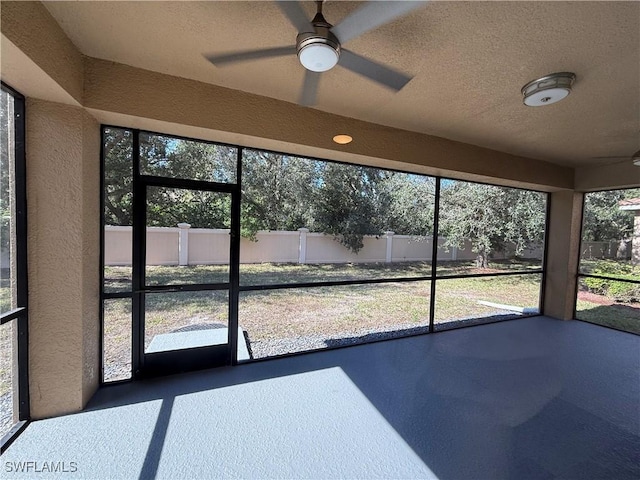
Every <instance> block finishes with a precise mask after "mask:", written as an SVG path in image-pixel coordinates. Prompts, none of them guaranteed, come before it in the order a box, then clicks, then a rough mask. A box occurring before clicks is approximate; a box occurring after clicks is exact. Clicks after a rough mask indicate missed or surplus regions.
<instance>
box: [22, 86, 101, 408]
mask: <svg viewBox="0 0 640 480" xmlns="http://www.w3.org/2000/svg"><path fill="white" fill-rule="evenodd" d="M26 111H27V118H26V121H27V132H28V134H27V193H28V198H27V200H28V263H29V382H30V393H31V415H32V417H33V418H43V417H49V416H54V415H59V414H63V413H69V412H73V411H78V410H81V409H82V408H83V406H84V405H85V403H86V402H87V401H88V400H89V398H90V396H91V395H92V394H93V392H94V391H95V389H96V388H97V386H98V382H99V372H100V369H99V347H98V346H99V321H98V318H99V316H98V308H99V295H98V292H99V288H98V279H99V275H98V268H99V249H100V247H99V245H100V241H99V226H100V215H99V190H100V188H99V185H100V169H99V161H98V159H99V152H100V134H99V125H98V124H97V123H96V122H95V120H93V119H92V118H91V117H89V116H88V115H87V114H86V113H85V112H84V111H83V110H82V109H81V108H78V107H71V106H66V105H61V104H56V103H50V102H45V101H41V100H34V99H29V98H28V99H27V105H26Z"/></svg>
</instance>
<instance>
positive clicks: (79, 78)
mask: <svg viewBox="0 0 640 480" xmlns="http://www.w3.org/2000/svg"><path fill="white" fill-rule="evenodd" d="M0 29H1V30H2V35H3V37H5V38H6V39H8V40H10V41H11V43H13V45H15V46H16V47H17V48H18V49H19V50H20V51H21V52H23V53H24V54H25V55H26V56H27V57H28V58H29V59H30V60H31V61H32V62H33V63H35V64H36V65H38V66H39V67H40V68H41V69H42V70H44V71H45V72H46V73H47V75H49V76H50V77H51V79H52V80H53V81H54V82H55V83H57V84H58V85H60V86H61V87H62V88H63V89H64V90H65V91H66V92H67V93H68V94H69V95H70V96H71V97H72V98H74V99H75V100H76V101H78V102H81V101H82V96H83V85H84V67H83V57H82V54H81V53H80V52H79V51H78V49H77V48H76V47H75V45H74V44H73V43H72V42H71V40H70V39H69V38H68V37H67V36H66V34H65V33H64V31H63V30H62V28H60V26H59V25H58V23H57V22H56V21H55V20H54V18H53V17H52V16H51V14H50V13H49V12H48V11H47V9H46V8H44V6H43V5H42V4H41V3H40V2H2V5H1V8H0ZM3 40H4V38H3ZM4 53H5V52H4V51H3V54H4ZM3 61H4V60H3ZM3 75H4V72H3ZM15 88H18V89H19V88H21V87H20V86H19V85H16V86H15ZM23 93H27V92H23Z"/></svg>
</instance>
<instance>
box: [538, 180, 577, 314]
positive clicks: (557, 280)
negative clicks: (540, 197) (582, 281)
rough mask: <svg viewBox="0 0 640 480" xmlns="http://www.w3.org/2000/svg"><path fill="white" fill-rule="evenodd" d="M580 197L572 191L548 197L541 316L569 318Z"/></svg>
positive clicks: (575, 264) (573, 300)
mask: <svg viewBox="0 0 640 480" xmlns="http://www.w3.org/2000/svg"><path fill="white" fill-rule="evenodd" d="M582 198H583V194H582V193H577V192H574V191H560V192H554V193H551V194H550V195H549V201H550V202H551V205H550V207H551V208H550V212H549V230H548V231H547V236H548V238H549V241H548V246H547V275H546V283H545V289H544V310H543V313H544V314H545V315H549V316H550V317H555V318H560V319H563V320H567V319H571V318H573V306H574V302H575V297H576V272H577V270H578V261H579V257H580V234H581V232H580V225H581V221H582Z"/></svg>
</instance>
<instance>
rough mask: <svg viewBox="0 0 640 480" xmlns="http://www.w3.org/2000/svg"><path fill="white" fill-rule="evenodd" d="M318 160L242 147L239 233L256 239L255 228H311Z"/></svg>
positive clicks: (312, 225) (256, 229) (312, 224)
mask: <svg viewBox="0 0 640 480" xmlns="http://www.w3.org/2000/svg"><path fill="white" fill-rule="evenodd" d="M318 163H319V162H317V161H314V160H308V159H305V158H297V157H291V156H289V155H282V154H275V153H270V152H263V151H258V150H244V151H243V160H242V209H241V220H240V224H241V228H242V235H243V236H245V237H249V238H255V234H256V232H257V231H258V230H297V229H298V228H301V227H307V228H313V227H314V214H313V211H314V204H313V198H314V190H315V189H316V188H317V185H318V182H319V179H318Z"/></svg>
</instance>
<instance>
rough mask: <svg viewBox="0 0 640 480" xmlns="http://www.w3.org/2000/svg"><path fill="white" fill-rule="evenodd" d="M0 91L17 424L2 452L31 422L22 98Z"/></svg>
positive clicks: (5, 318)
mask: <svg viewBox="0 0 640 480" xmlns="http://www.w3.org/2000/svg"><path fill="white" fill-rule="evenodd" d="M0 88H1V89H2V91H4V92H5V93H8V94H9V95H11V96H12V97H13V100H14V129H15V131H14V136H15V151H14V159H15V164H14V166H13V167H14V183H15V198H14V199H13V200H14V201H15V214H16V217H15V237H16V290H17V291H16V300H17V304H18V306H19V307H18V308H16V309H14V310H11V311H9V312H6V313H4V314H2V315H0V323H2V324H5V323H8V322H10V321H16V322H17V335H18V340H17V347H18V365H17V368H18V422H17V423H16V424H15V425H13V427H12V428H11V430H10V431H9V432H7V434H6V435H4V436H3V437H2V439H1V440H0V453H2V452H4V451H5V450H6V449H7V448H8V447H9V445H10V444H11V443H12V442H13V441H14V440H15V439H16V437H17V436H18V435H19V434H20V433H21V432H22V431H23V430H24V429H25V428H26V426H27V425H28V423H29V422H30V420H31V410H30V402H29V285H28V270H27V171H26V166H27V165H26V124H25V114H26V107H25V97H24V96H23V95H22V94H21V93H20V92H18V91H17V90H15V89H13V88H12V87H10V86H9V85H7V84H6V83H4V82H0Z"/></svg>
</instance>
